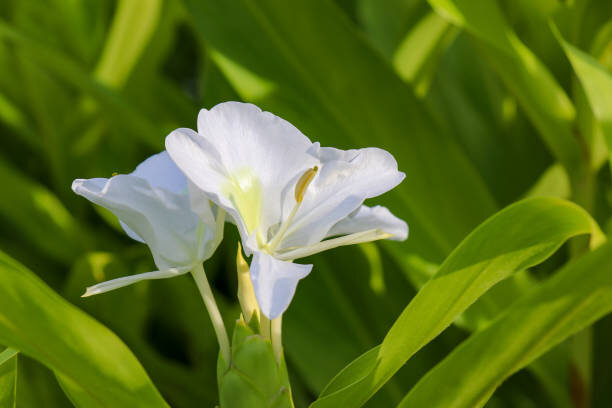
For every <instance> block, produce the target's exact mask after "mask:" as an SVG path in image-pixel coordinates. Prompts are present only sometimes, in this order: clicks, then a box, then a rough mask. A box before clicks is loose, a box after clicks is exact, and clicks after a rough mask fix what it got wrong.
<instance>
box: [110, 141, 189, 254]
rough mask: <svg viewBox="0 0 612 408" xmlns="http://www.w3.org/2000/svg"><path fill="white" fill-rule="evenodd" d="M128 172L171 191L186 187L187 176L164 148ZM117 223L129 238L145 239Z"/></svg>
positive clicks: (177, 191)
mask: <svg viewBox="0 0 612 408" xmlns="http://www.w3.org/2000/svg"><path fill="white" fill-rule="evenodd" d="M130 174H131V175H132V176H136V177H140V178H143V179H145V180H147V181H148V182H149V184H150V185H151V186H153V187H159V188H165V189H166V190H168V191H171V192H173V193H181V192H184V191H185V189H186V188H187V178H186V177H185V175H184V174H183V173H181V171H180V170H179V168H178V167H176V164H174V162H173V161H172V159H170V156H169V155H168V152H166V151H165V150H164V151H163V152H161V153H157V154H154V155H153V156H150V157H149V158H147V159H146V160H145V161H143V162H142V163H140V164H139V165H138V166H137V167H136V169H135V170H134V171H133V172H132V173H130ZM119 223H120V224H121V227H122V228H123V230H124V231H125V233H126V234H127V235H128V236H129V237H130V238H132V239H134V240H136V241H139V242H142V243H143V244H144V243H145V241H144V240H143V239H142V238H141V237H139V236H138V234H136V232H134V231H133V230H132V229H131V228H130V227H129V226H127V225H126V224H125V223H124V222H123V221H120V222H119Z"/></svg>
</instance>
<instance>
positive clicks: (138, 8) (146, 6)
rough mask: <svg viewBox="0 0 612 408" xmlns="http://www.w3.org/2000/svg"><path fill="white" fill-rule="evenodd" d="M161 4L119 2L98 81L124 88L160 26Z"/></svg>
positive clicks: (158, 1)
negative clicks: (157, 27)
mask: <svg viewBox="0 0 612 408" xmlns="http://www.w3.org/2000/svg"><path fill="white" fill-rule="evenodd" d="M161 8H162V1H161V0H145V1H141V2H138V3H135V2H133V1H130V0H122V1H119V4H118V6H117V10H116V11H115V16H114V18H113V24H112V26H111V29H110V33H109V34H108V39H107V41H106V44H105V45H104V51H103V52H102V57H101V58H100V61H99V62H98V66H97V67H96V70H95V76H96V78H97V79H98V80H99V81H100V82H102V83H104V84H106V85H108V86H110V87H113V88H119V87H121V86H122V85H123V84H124V83H125V81H126V80H127V79H128V77H129V75H130V72H131V71H132V68H133V67H134V65H135V64H136V62H137V61H138V58H139V57H140V55H141V54H142V52H143V49H144V48H145V47H146V46H147V44H148V42H149V39H150V38H151V36H152V34H153V32H154V31H155V28H156V26H157V24H158V21H159V18H160V14H161Z"/></svg>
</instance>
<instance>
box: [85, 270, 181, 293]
mask: <svg viewBox="0 0 612 408" xmlns="http://www.w3.org/2000/svg"><path fill="white" fill-rule="evenodd" d="M187 272H189V270H178V269H171V270H168V271H155V272H145V273H139V274H137V275H130V276H124V277H121V278H117V279H112V280H109V281H106V282H102V283H98V284H97V285H94V286H89V287H88V288H87V290H86V291H85V294H84V295H83V296H82V297H88V296H93V295H98V294H100V293H104V292H109V291H111V290H115V289H119V288H122V287H124V286H128V285H131V284H133V283H136V282H140V281H143V280H151V279H166V278H173V277H175V276H179V275H183V274H185V273H187Z"/></svg>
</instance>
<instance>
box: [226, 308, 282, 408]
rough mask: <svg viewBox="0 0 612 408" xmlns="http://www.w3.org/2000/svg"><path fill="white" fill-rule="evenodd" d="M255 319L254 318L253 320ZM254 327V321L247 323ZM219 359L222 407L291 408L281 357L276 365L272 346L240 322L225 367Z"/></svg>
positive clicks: (235, 330) (255, 323)
mask: <svg viewBox="0 0 612 408" xmlns="http://www.w3.org/2000/svg"><path fill="white" fill-rule="evenodd" d="M253 320H254V319H253ZM250 323H252V324H253V325H254V326H255V329H256V328H257V322H256V321H255V322H250ZM226 367H227V366H226V365H225V361H223V358H222V357H220V358H219V361H218V366H217V375H218V381H219V401H220V407H221V408H293V399H292V397H291V388H290V385H289V377H288V375H287V367H286V365H285V360H284V358H283V359H281V362H280V365H279V364H277V363H276V359H275V357H274V351H273V349H272V343H271V342H270V340H269V339H266V338H265V337H263V336H261V335H260V334H258V333H257V331H256V330H254V328H253V327H250V325H247V323H245V322H244V321H243V320H242V319H241V320H238V321H237V322H236V327H235V329H234V335H233V338H232V361H231V365H230V367H229V369H228V368H226Z"/></svg>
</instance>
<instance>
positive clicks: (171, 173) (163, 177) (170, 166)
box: [131, 150, 187, 193]
mask: <svg viewBox="0 0 612 408" xmlns="http://www.w3.org/2000/svg"><path fill="white" fill-rule="evenodd" d="M131 175H132V176H136V177H140V178H143V179H145V180H147V181H148V182H149V184H150V185H151V186H153V187H161V188H165V189H166V190H168V191H171V192H173V193H181V192H184V191H185V189H186V188H187V179H186V177H185V175H184V174H183V173H181V171H180V170H179V168H178V167H177V166H176V164H174V162H173V161H172V159H170V156H169V155H168V152H166V151H165V150H164V151H163V152H161V153H157V154H154V155H153V156H151V157H149V158H148V159H146V160H145V161H143V162H142V163H140V164H139V165H138V166H137V167H136V170H134V171H133V172H132V173H131Z"/></svg>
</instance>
